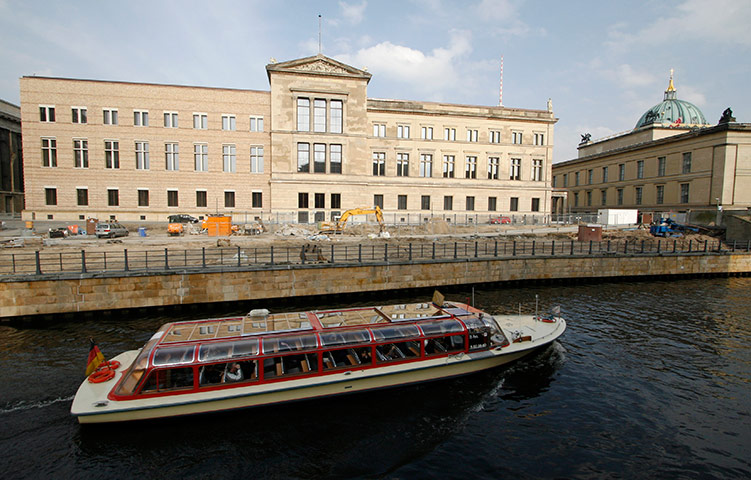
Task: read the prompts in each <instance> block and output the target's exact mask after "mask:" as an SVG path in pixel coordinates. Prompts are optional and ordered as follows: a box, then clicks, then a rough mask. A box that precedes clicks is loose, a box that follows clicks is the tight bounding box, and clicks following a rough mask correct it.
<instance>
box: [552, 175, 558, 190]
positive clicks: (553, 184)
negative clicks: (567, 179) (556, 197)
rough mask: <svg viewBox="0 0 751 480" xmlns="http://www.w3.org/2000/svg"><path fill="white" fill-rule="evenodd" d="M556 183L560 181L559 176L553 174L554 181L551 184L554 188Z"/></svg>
mask: <svg viewBox="0 0 751 480" xmlns="http://www.w3.org/2000/svg"><path fill="white" fill-rule="evenodd" d="M556 183H558V177H556V176H555V175H553V181H552V182H551V186H552V187H553V188H555V187H556Z"/></svg>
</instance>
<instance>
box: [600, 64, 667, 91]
mask: <svg viewBox="0 0 751 480" xmlns="http://www.w3.org/2000/svg"><path fill="white" fill-rule="evenodd" d="M600 74H601V75H602V76H604V77H605V78H607V79H609V80H610V81H612V82H614V83H615V84H616V85H617V86H618V87H621V88H634V87H643V86H646V85H650V84H652V83H653V82H654V81H655V76H654V75H653V74H651V73H649V72H644V71H636V70H635V69H634V67H632V66H631V65H629V64H627V63H624V64H621V65H616V66H614V67H612V68H605V69H603V70H601V71H600Z"/></svg>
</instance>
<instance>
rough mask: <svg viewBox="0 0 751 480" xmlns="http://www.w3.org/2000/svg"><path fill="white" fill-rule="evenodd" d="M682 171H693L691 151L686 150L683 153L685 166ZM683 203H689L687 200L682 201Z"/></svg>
mask: <svg viewBox="0 0 751 480" xmlns="http://www.w3.org/2000/svg"><path fill="white" fill-rule="evenodd" d="M681 172H682V173H691V152H686V153H684V154H683V168H682V170H681ZM685 185H688V184H685ZM681 203H687V202H681Z"/></svg>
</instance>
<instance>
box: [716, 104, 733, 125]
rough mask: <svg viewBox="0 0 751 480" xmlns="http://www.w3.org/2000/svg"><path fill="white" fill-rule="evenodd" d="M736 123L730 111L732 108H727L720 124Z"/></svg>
mask: <svg viewBox="0 0 751 480" xmlns="http://www.w3.org/2000/svg"><path fill="white" fill-rule="evenodd" d="M730 122H735V117H734V116H733V111H732V110H730V107H728V108H726V109H725V111H724V112H722V117H720V122H719V123H730Z"/></svg>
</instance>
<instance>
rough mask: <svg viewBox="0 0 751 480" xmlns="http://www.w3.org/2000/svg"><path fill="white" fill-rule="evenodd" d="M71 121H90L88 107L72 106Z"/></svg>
mask: <svg viewBox="0 0 751 480" xmlns="http://www.w3.org/2000/svg"><path fill="white" fill-rule="evenodd" d="M70 117H71V118H70V121H71V122H73V123H88V121H89V119H88V111H87V109H86V107H71V109H70Z"/></svg>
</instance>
